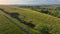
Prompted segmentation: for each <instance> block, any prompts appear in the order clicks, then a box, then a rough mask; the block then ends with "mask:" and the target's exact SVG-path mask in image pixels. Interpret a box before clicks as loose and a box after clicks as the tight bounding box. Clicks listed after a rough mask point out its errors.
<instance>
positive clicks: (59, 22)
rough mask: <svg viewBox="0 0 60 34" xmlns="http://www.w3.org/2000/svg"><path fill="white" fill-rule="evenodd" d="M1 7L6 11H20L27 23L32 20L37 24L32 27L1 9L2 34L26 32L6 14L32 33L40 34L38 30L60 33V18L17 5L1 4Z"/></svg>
mask: <svg viewBox="0 0 60 34" xmlns="http://www.w3.org/2000/svg"><path fill="white" fill-rule="evenodd" d="M0 8H3V9H4V10H5V11H6V12H10V13H11V12H12V13H18V14H19V16H18V17H19V18H21V19H22V20H24V21H26V22H27V23H29V22H30V21H32V22H31V23H32V24H34V25H35V27H34V28H31V27H29V26H28V25H25V24H23V23H21V22H20V21H18V20H17V19H15V18H12V17H11V16H10V15H8V14H6V13H4V12H2V11H0V24H1V27H0V33H1V34H26V32H25V31H24V30H22V29H20V28H19V27H17V25H15V24H14V23H13V22H11V21H10V20H9V19H8V18H6V17H5V16H7V17H9V18H10V19H11V20H13V21H14V22H16V23H17V24H18V25H20V26H22V27H24V28H26V29H28V30H29V31H30V32H31V34H38V32H39V34H44V33H45V34H47V33H50V34H59V33H60V18H57V17H54V16H51V15H48V14H44V13H40V12H37V11H34V10H31V9H27V8H19V7H16V6H0ZM4 15H5V16H4ZM6 22H7V23H6ZM41 28H42V29H41ZM46 32H47V33H46Z"/></svg>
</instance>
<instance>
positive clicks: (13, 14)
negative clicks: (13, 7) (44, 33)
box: [0, 8, 35, 28]
mask: <svg viewBox="0 0 60 34" xmlns="http://www.w3.org/2000/svg"><path fill="white" fill-rule="evenodd" d="M0 10H1V11H3V12H4V13H6V14H8V15H10V16H11V17H12V18H15V19H17V20H18V21H20V22H21V23H23V24H25V25H28V26H30V27H31V28H34V27H35V25H34V24H32V21H30V22H29V23H28V22H26V21H24V20H23V19H21V18H19V16H20V14H19V13H12V12H11V13H9V12H7V11H5V10H4V9H2V8H0Z"/></svg>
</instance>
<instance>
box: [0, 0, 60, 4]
mask: <svg viewBox="0 0 60 34" xmlns="http://www.w3.org/2000/svg"><path fill="white" fill-rule="evenodd" d="M0 4H3V5H4V4H5V5H8V4H19V5H45V4H60V0H0Z"/></svg>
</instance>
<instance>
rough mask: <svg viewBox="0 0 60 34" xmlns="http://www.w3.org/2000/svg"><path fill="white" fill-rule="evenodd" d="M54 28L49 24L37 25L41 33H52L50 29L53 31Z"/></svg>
mask: <svg viewBox="0 0 60 34" xmlns="http://www.w3.org/2000/svg"><path fill="white" fill-rule="evenodd" d="M52 29H53V28H52V27H48V26H41V27H37V30H38V31H39V34H51V33H50V31H52Z"/></svg>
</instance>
